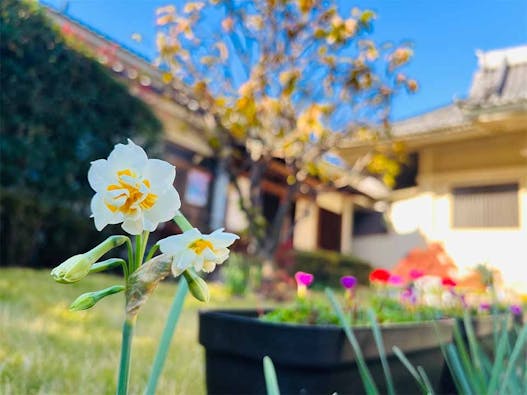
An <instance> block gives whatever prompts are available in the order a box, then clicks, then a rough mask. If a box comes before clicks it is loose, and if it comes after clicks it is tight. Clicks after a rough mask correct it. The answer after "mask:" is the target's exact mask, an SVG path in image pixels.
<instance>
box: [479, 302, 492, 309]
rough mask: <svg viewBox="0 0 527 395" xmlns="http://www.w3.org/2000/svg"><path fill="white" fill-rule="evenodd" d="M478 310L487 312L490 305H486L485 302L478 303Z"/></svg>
mask: <svg viewBox="0 0 527 395" xmlns="http://www.w3.org/2000/svg"><path fill="white" fill-rule="evenodd" d="M479 308H480V310H483V311H489V310H490V303H487V302H483V303H480V304H479Z"/></svg>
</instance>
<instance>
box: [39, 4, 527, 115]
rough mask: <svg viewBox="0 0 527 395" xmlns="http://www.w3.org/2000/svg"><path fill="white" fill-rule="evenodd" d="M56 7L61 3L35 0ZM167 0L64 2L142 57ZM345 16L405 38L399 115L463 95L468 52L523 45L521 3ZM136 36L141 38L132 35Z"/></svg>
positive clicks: (524, 10)
mask: <svg viewBox="0 0 527 395" xmlns="http://www.w3.org/2000/svg"><path fill="white" fill-rule="evenodd" d="M42 2H43V3H46V4H51V5H53V6H59V7H60V6H61V5H63V4H64V3H65V0H45V1H42ZM182 3H184V1H182V0H177V1H170V0H162V1H160V0H70V1H69V7H68V11H67V12H68V14H69V15H71V16H73V17H75V18H77V19H79V20H81V21H82V22H84V23H85V24H87V25H89V26H92V27H93V28H95V29H96V30H98V31H101V32H103V33H105V34H106V35H108V36H109V37H111V38H113V39H115V40H116V41H117V42H119V43H121V44H124V45H126V46H128V47H130V48H132V49H134V50H135V51H137V52H140V53H142V54H143V55H144V56H146V57H147V58H150V59H151V58H153V57H155V44H154V37H155V26H154V17H155V9H156V8H157V7H159V6H162V5H166V4H176V6H177V4H182ZM338 3H339V6H340V7H341V8H342V10H343V12H345V13H346V14H347V13H348V10H349V9H350V8H352V7H353V6H358V7H359V8H370V9H372V10H374V11H375V12H376V13H377V21H376V23H375V30H374V34H373V38H374V39H375V40H376V41H378V42H383V41H393V42H395V43H397V42H401V41H405V40H408V41H411V42H413V45H414V51H415V57H414V59H413V61H412V63H411V65H410V66H409V67H408V68H407V73H408V74H409V75H410V76H412V77H413V78H415V79H417V81H418V82H419V85H420V90H419V92H418V93H417V94H414V95H410V96H407V95H405V94H403V95H401V96H400V97H398V98H397V99H396V101H395V103H394V109H393V117H394V119H401V118H405V117H408V116H412V115H416V114H420V113H423V112H425V111H427V110H430V109H433V108H436V107H439V106H442V105H444V104H447V103H449V102H451V101H452V99H453V98H462V97H464V96H465V95H466V94H467V92H468V88H469V86H470V81H471V78H472V73H473V72H474V70H475V69H476V67H477V59H476V56H475V51H476V50H477V49H481V50H484V51H485V50H490V49H497V48H505V47H512V46H517V45H521V44H527V1H525V0H501V1H500V0H494V1H491V0H479V1H478V0H457V1H454V0H399V1H395V0H369V1H366V0H356V1H355V0H338ZM136 32H137V33H140V34H141V35H142V36H143V41H142V42H141V43H137V42H135V41H134V40H132V38H131V35H132V34H133V33H136Z"/></svg>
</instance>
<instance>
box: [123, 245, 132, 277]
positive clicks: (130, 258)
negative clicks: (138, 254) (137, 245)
mask: <svg viewBox="0 0 527 395" xmlns="http://www.w3.org/2000/svg"><path fill="white" fill-rule="evenodd" d="M126 249H127V250H128V265H125V266H123V270H124V282H125V284H126V283H128V276H129V275H130V273H131V270H130V269H131V268H132V265H133V262H134V249H133V247H132V242H131V241H130V239H129V238H128V240H127V241H126Z"/></svg>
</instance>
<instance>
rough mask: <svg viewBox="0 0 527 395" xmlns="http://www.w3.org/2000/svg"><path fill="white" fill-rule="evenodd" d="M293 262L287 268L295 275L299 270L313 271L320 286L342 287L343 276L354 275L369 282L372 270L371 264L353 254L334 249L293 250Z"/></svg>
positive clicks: (362, 280) (362, 281)
mask: <svg viewBox="0 0 527 395" xmlns="http://www.w3.org/2000/svg"><path fill="white" fill-rule="evenodd" d="M290 254H291V256H292V257H293V260H292V261H293V263H292V264H289V265H287V266H286V267H285V269H286V270H287V271H288V272H289V273H290V274H291V275H293V274H294V273H295V272H297V271H305V272H308V273H311V274H313V275H314V276H315V278H316V279H317V281H316V284H317V285H320V286H331V287H340V282H339V281H340V278H341V277H342V276H348V275H353V276H355V277H357V279H358V280H359V282H360V283H362V284H368V275H369V273H370V271H371V270H372V268H371V266H370V264H369V263H368V262H366V261H364V260H362V259H360V258H357V257H355V256H353V255H345V254H340V253H338V252H334V251H327V250H317V251H298V250H293V251H291V253H290Z"/></svg>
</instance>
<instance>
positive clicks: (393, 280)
mask: <svg viewBox="0 0 527 395" xmlns="http://www.w3.org/2000/svg"><path fill="white" fill-rule="evenodd" d="M403 283H404V280H403V278H402V277H401V276H399V275H397V274H392V275H390V278H389V279H388V284H390V285H393V286H395V287H400V286H401V285H403Z"/></svg>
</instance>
